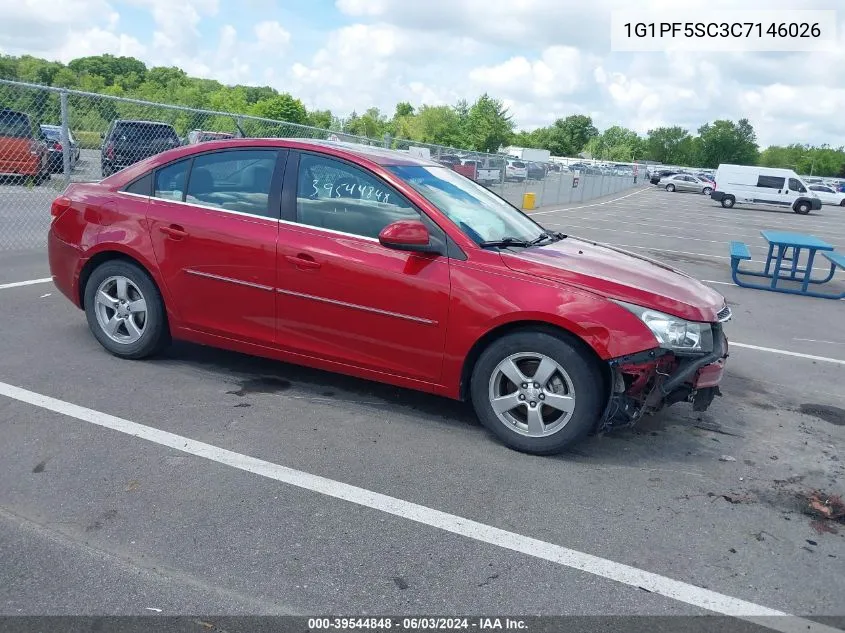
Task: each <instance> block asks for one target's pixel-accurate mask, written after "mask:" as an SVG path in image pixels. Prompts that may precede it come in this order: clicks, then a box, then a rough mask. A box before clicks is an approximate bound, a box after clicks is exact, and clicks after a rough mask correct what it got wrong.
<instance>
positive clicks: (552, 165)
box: [547, 163, 561, 173]
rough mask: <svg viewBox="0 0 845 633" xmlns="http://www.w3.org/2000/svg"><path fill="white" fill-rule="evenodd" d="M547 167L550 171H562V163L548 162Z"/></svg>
mask: <svg viewBox="0 0 845 633" xmlns="http://www.w3.org/2000/svg"><path fill="white" fill-rule="evenodd" d="M547 167H548V170H549V171H556V172H558V173H560V171H561V165H560V163H548V165H547Z"/></svg>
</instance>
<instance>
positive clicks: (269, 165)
mask: <svg viewBox="0 0 845 633" xmlns="http://www.w3.org/2000/svg"><path fill="white" fill-rule="evenodd" d="M277 155H278V152H277V151H276V150H264V149H259V150H228V151H223V152H212V153H210V154H200V155H199V156H197V157H196V158H195V159H194V166H193V169H192V170H191V179H190V182H188V192H187V196H186V197H185V202H189V203H192V204H200V205H203V206H206V207H216V208H219V209H226V210H228V211H238V212H240V213H249V214H250V215H258V216H263V217H277V216H276V213H272V212H271V211H270V185H271V182H272V180H273V171H274V169H275V168H276V157H277Z"/></svg>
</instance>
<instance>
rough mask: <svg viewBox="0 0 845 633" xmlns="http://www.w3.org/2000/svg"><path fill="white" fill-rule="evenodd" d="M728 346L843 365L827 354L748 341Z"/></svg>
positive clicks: (734, 342)
mask: <svg viewBox="0 0 845 633" xmlns="http://www.w3.org/2000/svg"><path fill="white" fill-rule="evenodd" d="M728 345H729V346H730V347H742V348H744V349H753V350H757V351H758V352H769V353H771V354H781V355H782V356H794V357H796V358H806V359H807V360H817V361H821V362H824V363H834V364H835V365H845V360H841V359H839V358H828V357H827V356H814V355H813V354H802V353H801V352H790V351H789V350H786V349H776V348H774V347H761V346H759V345H749V344H748V343H737V342H736V341H731V342H730V343H729V344H728Z"/></svg>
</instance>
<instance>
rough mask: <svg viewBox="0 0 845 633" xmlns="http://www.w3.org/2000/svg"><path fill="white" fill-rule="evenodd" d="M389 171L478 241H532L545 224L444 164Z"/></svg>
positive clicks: (397, 167) (400, 166)
mask: <svg viewBox="0 0 845 633" xmlns="http://www.w3.org/2000/svg"><path fill="white" fill-rule="evenodd" d="M390 170H391V171H392V172H393V173H394V174H396V175H397V176H399V177H400V178H401V179H402V180H404V181H405V182H407V183H408V184H409V185H410V186H411V187H413V188H414V189H415V190H416V191H418V192H419V193H420V194H421V195H422V196H424V197H425V198H426V199H427V200H428V201H429V202H431V203H432V204H433V205H434V206H436V207H437V208H438V209H439V210H440V211H441V212H442V213H443V214H445V215H446V216H447V217H448V218H449V219H450V220H452V222H454V223H455V224H457V225H458V227H459V228H460V229H461V230H462V231H463V232H464V233H466V234H467V235H468V236H469V237H470V238H471V239H472V240H473V241H475V242H476V243H479V244H480V243H481V242H487V241H496V240H501V239H503V238H506V237H510V238H515V239H519V240H526V241H530V240H533V239H536V238H537V237H538V236H539V235H541V234H542V233H543V229H542V227H540V225H538V224H537V223H535V222H534V221H533V220H531V219H530V218H529V217H528V216H526V215H525V214H524V213H522V212H521V211H519V210H518V209H516V208H515V207H513V206H511V205H510V204H508V203H507V202H506V201H505V200H503V199H502V198H500V197H498V196H496V195H495V194H493V193H491V192H490V191H488V190H487V189H485V188H484V187H482V186H481V185H479V184H477V183H476V182H474V181H472V180H470V179H468V178H464V177H463V176H461V175H460V174H457V173H455V172H454V171H452V170H450V169H447V168H445V167H435V166H425V165H393V166H391V167H390Z"/></svg>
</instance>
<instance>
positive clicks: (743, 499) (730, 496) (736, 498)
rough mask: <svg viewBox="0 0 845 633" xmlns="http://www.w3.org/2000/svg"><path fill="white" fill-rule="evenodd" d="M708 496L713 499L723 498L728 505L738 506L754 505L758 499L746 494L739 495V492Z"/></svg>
mask: <svg viewBox="0 0 845 633" xmlns="http://www.w3.org/2000/svg"><path fill="white" fill-rule="evenodd" d="M707 496H708V497H710V498H711V499H713V498H719V497H721V498H722V499H724V500H725V501H727V502H728V503H732V504H737V503H754V502H755V501H756V499H755V498H754V497H752V496H751V495H748V494H745V493H738V492H729V493H726V494H716V493H715V492H708V493H707Z"/></svg>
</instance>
